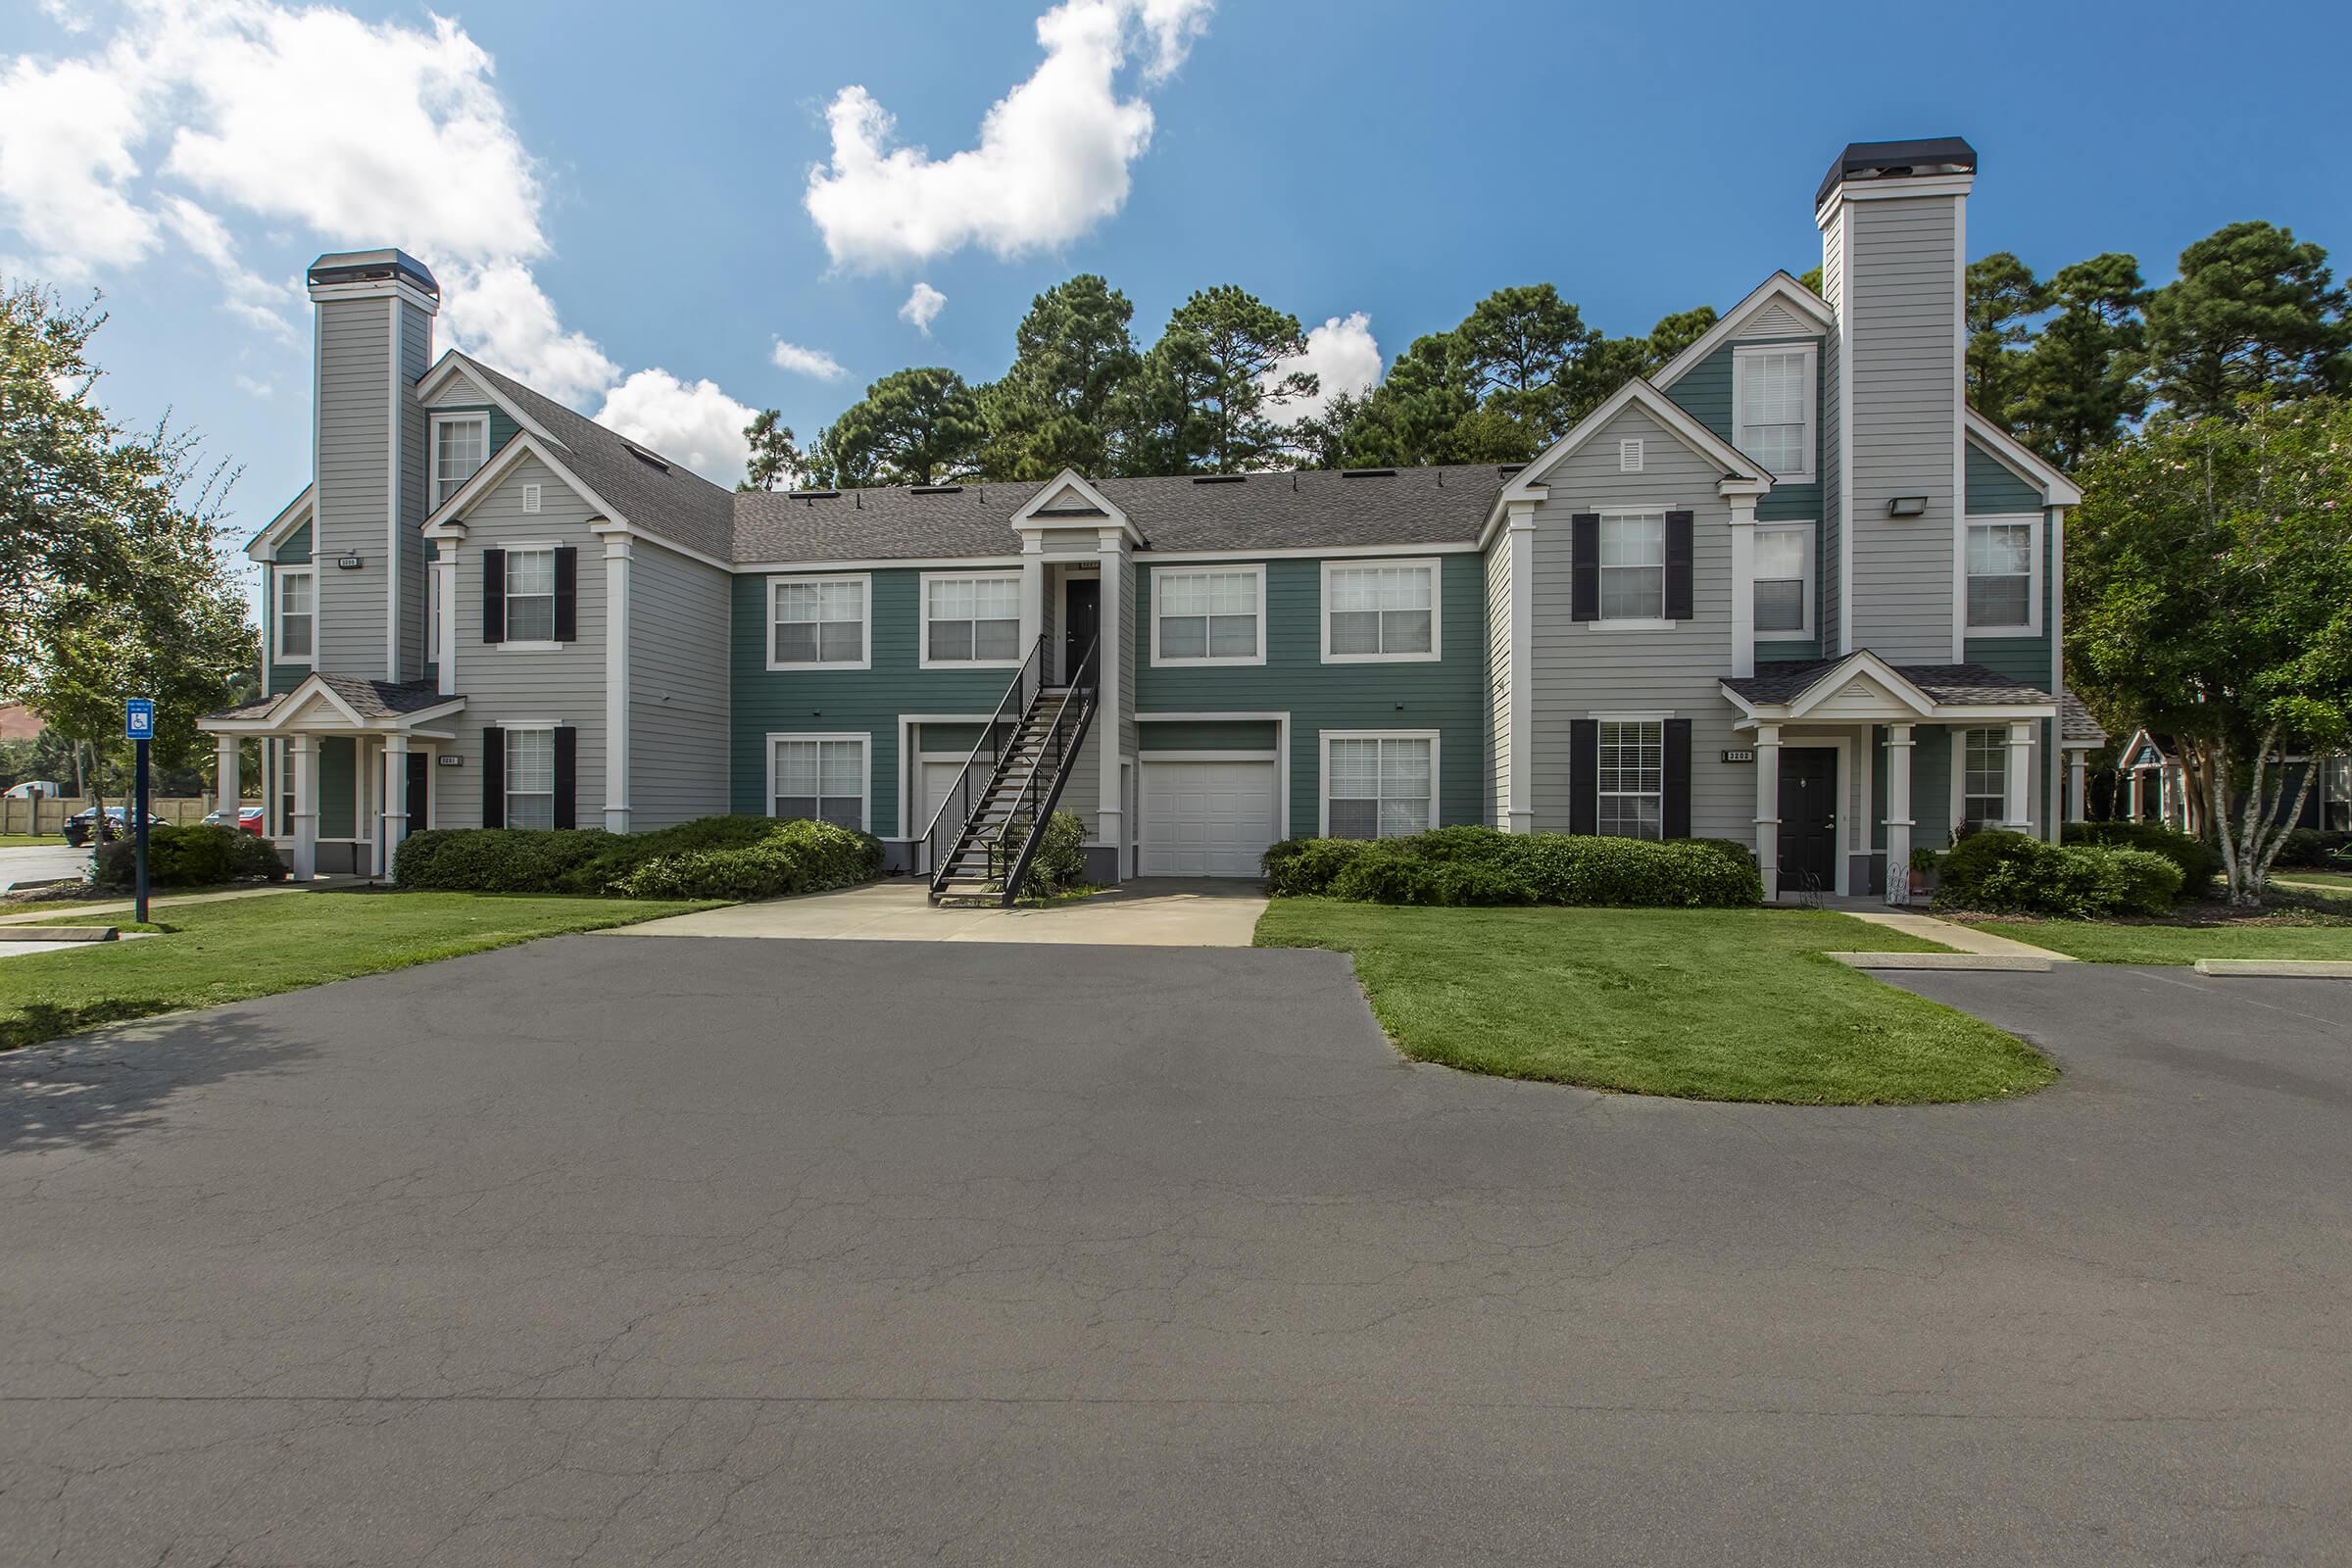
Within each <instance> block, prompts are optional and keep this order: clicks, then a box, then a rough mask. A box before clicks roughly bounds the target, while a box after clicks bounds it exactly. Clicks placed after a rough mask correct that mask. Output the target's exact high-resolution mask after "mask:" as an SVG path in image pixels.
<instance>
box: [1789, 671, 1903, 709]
mask: <svg viewBox="0 0 2352 1568" xmlns="http://www.w3.org/2000/svg"><path fill="white" fill-rule="evenodd" d="M1897 706H1899V707H1905V708H1907V707H1910V706H1911V705H1910V704H1909V703H1908V702H1906V701H1904V699H1902V698H1900V697H1898V696H1896V695H1895V694H1894V692H1892V691H1891V690H1889V689H1888V688H1887V687H1886V686H1884V685H1882V684H1880V683H1879V682H1878V681H1876V680H1873V679H1872V678H1871V677H1870V676H1868V675H1854V676H1852V677H1850V678H1849V679H1848V680H1847V681H1846V682H1845V684H1844V685H1842V686H1840V687H1839V688H1838V690H1837V692H1835V693H1834V694H1833V695H1831V696H1830V697H1828V698H1826V699H1824V700H1823V701H1822V702H1821V703H1819V704H1818V705H1816V706H1815V707H1812V708H1809V709H1807V710H1806V711H1805V717H1806V718H1808V719H1814V718H1845V717H1854V718H1867V717H1871V716H1873V715H1875V714H1880V713H1884V712H1886V711H1887V709H1888V708H1890V707H1897Z"/></svg>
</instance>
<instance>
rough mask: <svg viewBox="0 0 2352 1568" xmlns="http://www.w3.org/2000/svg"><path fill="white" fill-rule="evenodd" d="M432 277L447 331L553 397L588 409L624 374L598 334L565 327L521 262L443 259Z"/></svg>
mask: <svg viewBox="0 0 2352 1568" xmlns="http://www.w3.org/2000/svg"><path fill="white" fill-rule="evenodd" d="M433 275H434V277H435V278H436V279H437V280H438V281H439V283H440V284H441V321H442V324H443V325H444V326H445V327H447V328H448V331H449V335H450V336H451V337H452V338H453V339H455V340H456V341H457V343H458V344H459V345H460V346H461V347H463V348H464V349H466V351H467V352H468V353H471V354H477V355H479V356H480V357H481V358H482V359H484V360H487V361H488V362H489V363H490V364H492V365H495V366H498V367H500V368H502V369H506V370H509V371H512V372H513V373H514V374H515V376H517V377H518V378H520V379H521V380H523V381H525V382H528V383H529V384H530V385H531V386H533V387H536V388H537V389H538V390H539V391H541V392H544V393H546V394H547V395H548V396H549V397H551V398H555V399H557V400H559V401H560V402H564V403H569V404H573V405H575V406H579V407H585V406H586V405H587V403H588V400H589V399H590V398H592V397H594V396H595V395H596V394H597V393H598V392H601V391H603V390H604V389H605V388H607V387H609V386H611V385H612V384H613V377H615V376H617V375H618V374H619V373H620V368H619V367H618V366H616V365H614V364H613V362H612V361H611V360H610V359H608V358H606V356H605V351H604V350H603V349H601V348H599V347H597V345H596V342H595V340H594V339H592V338H590V337H589V336H588V335H587V334H585V333H582V332H566V331H565V330H564V323H563V322H562V321H560V320H558V319H556V306H555V302H554V301H553V300H550V299H549V298H548V297H547V293H546V291H545V290H543V289H542V288H540V286H539V280H538V279H537V278H535V277H533V276H532V275H531V270H530V268H529V267H527V266H525V265H524V264H523V263H521V262H519V261H516V260H513V259H511V258H510V259H502V260H499V261H494V262H490V263H488V264H486V265H482V266H469V265H466V264H464V263H460V264H458V265H456V266H449V265H444V266H442V267H441V268H440V269H439V270H436V271H435V273H434V274H433Z"/></svg>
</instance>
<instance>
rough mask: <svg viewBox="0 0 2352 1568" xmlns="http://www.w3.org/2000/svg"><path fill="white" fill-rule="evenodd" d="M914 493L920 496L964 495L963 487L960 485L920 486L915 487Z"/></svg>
mask: <svg viewBox="0 0 2352 1568" xmlns="http://www.w3.org/2000/svg"><path fill="white" fill-rule="evenodd" d="M914 493H915V494H916V495H918V496H955V495H961V494H962V493H963V486H961V485H959V484H918V485H916V486H915V487H914Z"/></svg>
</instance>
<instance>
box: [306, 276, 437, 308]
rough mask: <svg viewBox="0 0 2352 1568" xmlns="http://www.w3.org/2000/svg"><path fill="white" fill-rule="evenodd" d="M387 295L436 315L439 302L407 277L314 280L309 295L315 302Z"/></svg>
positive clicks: (364, 298) (346, 302) (347, 300)
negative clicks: (319, 281)
mask: <svg viewBox="0 0 2352 1568" xmlns="http://www.w3.org/2000/svg"><path fill="white" fill-rule="evenodd" d="M386 295H390V296H391V297H392V299H393V300H394V301H395V302H398V301H403V300H405V301H407V302H408V303H409V304H411V305H414V306H416V307H417V309H418V310H420V311H422V312H424V313H425V314H426V315H427V316H434V315H438V314H439V313H440V310H441V302H440V301H439V300H436V299H434V298H433V297H432V296H431V295H430V294H427V293H426V292H425V291H424V290H422V289H420V288H418V287H417V285H416V284H414V283H412V282H410V281H409V280H408V279H407V278H405V277H401V278H382V277H371V278H368V279H365V280H363V281H360V282H355V283H313V284H311V285H310V296H311V300H312V302H313V303H314V304H325V303H327V302H328V301H330V300H331V301H335V302H337V303H343V304H348V303H349V302H351V301H353V300H373V299H382V298H383V297H384V296H386Z"/></svg>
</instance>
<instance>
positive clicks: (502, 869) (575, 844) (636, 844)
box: [394, 816, 882, 898]
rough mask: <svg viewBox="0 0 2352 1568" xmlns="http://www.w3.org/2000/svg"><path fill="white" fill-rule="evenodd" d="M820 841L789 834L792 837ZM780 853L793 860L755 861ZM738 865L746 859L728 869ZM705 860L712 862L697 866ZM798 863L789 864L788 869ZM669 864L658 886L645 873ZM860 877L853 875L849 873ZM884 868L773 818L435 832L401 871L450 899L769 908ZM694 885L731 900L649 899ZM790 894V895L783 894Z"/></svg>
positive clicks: (405, 880) (413, 843) (847, 834)
mask: <svg viewBox="0 0 2352 1568" xmlns="http://www.w3.org/2000/svg"><path fill="white" fill-rule="evenodd" d="M796 828H800V829H814V830H817V831H816V832H815V833H813V834H810V833H791V832H789V831H788V830H791V829H796ZM771 842H772V843H787V844H788V852H780V853H778V854H773V855H752V854H751V852H753V851H757V850H761V849H763V847H767V846H770V845H771ZM730 855H742V856H747V857H749V858H746V859H744V860H742V861H741V862H739V863H737V862H729V861H727V860H725V859H723V857H727V856H730ZM697 857H703V858H701V859H697ZM787 861H789V862H790V863H789V864H787V863H786V862H787ZM656 862H664V865H663V869H662V871H661V872H660V873H659V874H658V875H657V876H655V877H653V878H648V879H644V880H639V878H638V873H640V872H641V871H644V870H645V869H646V868H647V867H648V866H651V865H653V864H654V863H656ZM852 867H854V868H855V874H849V869H848V868H852ZM881 867H882V846H881V843H880V841H879V840H876V839H872V838H869V837H867V836H866V835H865V834H862V833H856V832H852V831H851V830H850V829H848V828H838V827H833V826H830V825H828V824H825V823H813V822H781V821H777V820H776V819H774V818H773V817H765V816H705V817H697V818H696V819H695V820H693V821H691V822H681V823H679V824H678V825H677V826H675V827H666V828H660V829H657V830H656V831H654V832H651V833H606V832H603V831H601V830H600V829H596V828H552V829H538V828H496V827H494V828H434V829H431V830H429V831H427V832H423V833H416V834H412V835H411V836H410V837H409V838H408V839H406V840H404V841H403V842H402V844H401V846H400V856H399V858H398V859H397V861H396V862H395V866H394V869H395V872H396V875H397V879H398V880H399V882H400V883H401V884H402V885H403V886H405V887H412V888H423V889H430V890H434V891H439V892H448V893H559V894H563V893H568V894H578V895H588V896H597V897H601V896H605V895H611V894H619V895H621V896H622V897H628V898H669V897H703V898H765V897H771V896H773V895H775V894H777V893H786V892H791V893H800V892H809V891H812V890H813V889H814V888H817V887H845V886H848V885H849V884H850V883H852V882H862V881H864V880H866V879H867V878H869V877H871V876H873V875H875V874H876V873H877V872H879V871H880V870H881ZM689 880H692V881H696V882H697V883H698V885H707V886H710V887H712V888H718V887H721V886H723V887H724V888H726V889H727V891H713V892H709V893H694V894H670V893H654V892H650V891H646V890H647V889H649V888H651V887H652V886H653V885H654V883H655V882H657V881H660V882H662V884H663V885H665V886H667V885H676V884H682V883H684V882H686V881H689ZM785 884H791V885H785Z"/></svg>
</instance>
